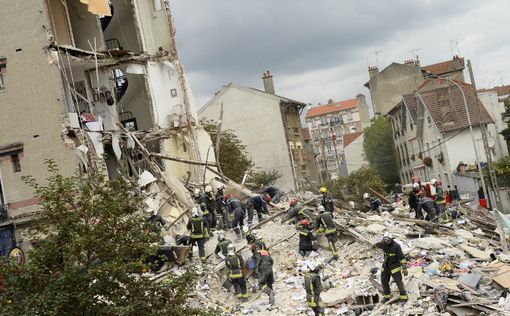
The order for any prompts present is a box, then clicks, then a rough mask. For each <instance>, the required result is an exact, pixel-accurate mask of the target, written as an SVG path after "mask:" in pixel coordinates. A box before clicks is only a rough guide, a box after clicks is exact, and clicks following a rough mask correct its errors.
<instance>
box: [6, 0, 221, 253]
mask: <svg viewBox="0 0 510 316" xmlns="http://www.w3.org/2000/svg"><path fill="white" fill-rule="evenodd" d="M108 3H109V2H108V1H106V0H104V1H95V2H92V1H91V2H90V4H89V5H87V4H84V3H82V2H80V1H78V0H31V1H19V2H16V3H13V2H12V1H7V0H0V6H1V8H2V10H1V11H0V29H1V30H2V32H1V33H0V39H1V42H2V45H1V46H0V111H1V115H0V127H1V128H0V202H1V203H0V205H1V208H0V209H1V210H3V211H4V212H3V216H0V220H2V227H3V228H0V229H2V234H4V233H5V232H11V233H12V232H13V231H12V229H11V227H12V226H13V225H15V226H16V227H17V228H20V227H23V225H24V223H26V222H27V221H29V220H30V219H31V217H32V215H34V214H35V213H37V212H38V211H39V209H40V208H39V205H38V202H39V201H38V200H37V199H35V198H34V193H33V192H32V190H30V189H29V188H28V187H27V186H26V185H25V184H24V183H23V182H22V180H21V178H22V176H24V175H32V176H34V177H35V178H36V180H38V181H43V180H44V179H45V178H46V177H47V172H46V169H45V166H44V161H45V160H46V159H52V160H54V161H55V162H56V163H57V164H58V166H59V168H60V170H61V172H62V174H63V175H66V176H69V175H73V174H75V173H76V172H77V171H78V170H80V169H81V170H87V168H89V167H91V166H92V165H93V166H96V167H98V168H99V169H100V170H103V171H104V173H105V174H108V175H109V176H110V177H116V176H118V175H119V172H120V171H119V170H123V171H122V172H123V173H124V174H126V175H128V176H131V177H133V179H134V181H136V179H137V177H138V176H139V175H140V174H141V173H142V171H143V170H144V169H146V168H149V166H148V165H147V160H145V159H144V157H143V156H142V155H140V154H139V152H138V151H136V150H135V148H138V147H137V145H136V144H133V143H132V142H130V141H128V138H130V137H128V134H127V132H125V130H123V129H121V128H120V126H123V128H126V129H128V130H130V131H132V132H134V133H136V132H137V131H141V130H146V131H147V130H151V129H152V130H164V131H165V134H164V135H166V136H163V137H162V138H161V137H159V138H158V137H154V138H151V137H150V133H141V134H137V135H139V137H148V138H145V139H144V140H143V143H144V144H145V146H146V149H147V150H148V151H150V152H152V153H162V154H167V155H172V156H174V157H180V158H186V159H192V160H202V158H201V154H200V153H201V151H202V150H203V149H204V148H205V149H207V148H208V147H209V146H210V144H211V141H210V138H209V136H208V135H207V133H205V132H204V131H203V130H202V129H201V128H200V127H199V126H198V125H197V121H198V119H197V114H196V110H195V108H194V100H193V97H192V94H191V91H190V88H189V86H188V84H187V82H186V79H185V76H184V73H183V70H182V67H181V65H180V64H179V62H178V59H177V54H176V51H175V42H174V37H173V34H174V29H173V25H172V23H171V15H170V9H169V3H168V1H166V0H155V1H135V0H112V1H110V5H109V4H108ZM202 152H204V151H202ZM204 160H205V159H204ZM209 161H214V157H209ZM161 165H162V167H163V171H164V174H165V176H164V177H165V182H166V183H169V182H172V181H173V184H174V185H175V187H178V184H177V183H179V181H177V179H179V178H183V177H185V176H186V175H187V172H188V171H190V172H191V173H192V175H193V177H196V178H197V179H198V178H201V176H200V174H199V172H198V169H197V168H196V167H190V166H189V165H185V164H182V163H178V162H175V161H167V160H164V161H161ZM174 179H175V181H174ZM182 188H183V187H182ZM177 191H179V190H177ZM176 194H180V193H176ZM181 198H182V199H183V200H184V199H185V198H184V197H183V195H182V196H181ZM183 203H184V202H183ZM16 235H17V236H16V238H12V239H13V244H12V245H11V246H14V245H17V243H18V242H19V240H20V239H19V231H18V232H16ZM12 237H13V236H12ZM19 246H21V247H24V246H26V245H19ZM6 251H7V250H6V249H0V252H2V253H5V252H6Z"/></svg>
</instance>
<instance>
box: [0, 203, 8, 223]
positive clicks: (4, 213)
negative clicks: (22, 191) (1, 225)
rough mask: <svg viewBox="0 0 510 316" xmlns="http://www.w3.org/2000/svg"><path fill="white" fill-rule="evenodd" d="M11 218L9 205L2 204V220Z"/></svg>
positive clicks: (0, 210)
mask: <svg viewBox="0 0 510 316" xmlns="http://www.w3.org/2000/svg"><path fill="white" fill-rule="evenodd" d="M8 219H9V205H8V204H0V222H5V221H6V220H8Z"/></svg>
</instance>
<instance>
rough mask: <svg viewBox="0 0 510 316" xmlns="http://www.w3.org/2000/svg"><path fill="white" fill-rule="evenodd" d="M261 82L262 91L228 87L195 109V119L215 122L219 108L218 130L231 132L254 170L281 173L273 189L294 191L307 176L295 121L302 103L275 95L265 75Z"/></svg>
mask: <svg viewBox="0 0 510 316" xmlns="http://www.w3.org/2000/svg"><path fill="white" fill-rule="evenodd" d="M263 80H264V87H265V91H262V90H258V89H255V88H249V87H243V86H240V85H237V84H233V83H230V84H228V85H227V86H225V87H224V88H223V90H221V91H220V92H218V93H217V94H216V95H215V96H214V98H213V99H212V100H210V101H209V102H207V104H205V105H204V106H203V107H202V108H201V109H200V110H199V112H198V113H199V117H200V118H201V119H207V120H218V119H219V116H220V108H221V106H222V105H223V109H224V114H223V123H222V129H231V130H233V131H234V133H235V134H236V135H237V137H238V138H239V139H240V140H241V142H242V143H243V144H244V145H245V146H246V150H247V153H248V155H249V157H250V158H251V159H252V160H253V162H254V163H255V165H256V167H259V168H262V169H263V170H273V169H274V170H278V171H279V172H280V173H281V174H282V176H281V178H280V179H278V181H277V182H276V185H277V186H279V187H281V188H282V189H284V190H289V189H298V188H300V187H301V186H302V185H304V181H302V180H303V176H305V175H307V174H308V171H307V168H306V161H305V159H306V154H305V152H304V140H303V135H302V132H301V124H300V121H299V114H300V111H301V110H302V109H303V108H304V107H305V106H306V104H305V103H302V102H299V101H295V100H291V99H288V98H284V97H281V96H278V95H276V94H275V93H274V85H273V81H272V76H271V74H270V73H269V72H266V73H264V76H263Z"/></svg>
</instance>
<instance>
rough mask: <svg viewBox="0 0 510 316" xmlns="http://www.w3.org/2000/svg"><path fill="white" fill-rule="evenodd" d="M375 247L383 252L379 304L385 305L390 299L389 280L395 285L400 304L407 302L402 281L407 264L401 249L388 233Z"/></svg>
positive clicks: (405, 273)
mask: <svg viewBox="0 0 510 316" xmlns="http://www.w3.org/2000/svg"><path fill="white" fill-rule="evenodd" d="M375 246H376V247H377V248H380V249H382V250H383V251H384V262H383V265H382V268H381V285H382V288H383V300H382V301H381V303H386V302H387V301H389V300H390V299H391V292H390V278H393V281H395V283H396V284H397V287H398V290H399V292H400V301H401V302H402V303H405V302H407V299H408V296H407V293H406V289H405V286H404V282H403V280H402V271H403V272H404V275H407V269H406V263H407V262H406V258H405V256H404V253H403V252H402V248H401V247H400V245H399V244H398V243H397V242H395V241H394V240H393V236H392V235H391V234H390V233H389V232H386V233H384V235H383V238H382V241H380V242H378V243H376V244H375Z"/></svg>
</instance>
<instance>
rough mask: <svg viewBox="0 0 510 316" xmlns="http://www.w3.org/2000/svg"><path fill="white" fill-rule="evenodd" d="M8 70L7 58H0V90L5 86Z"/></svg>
mask: <svg viewBox="0 0 510 316" xmlns="http://www.w3.org/2000/svg"><path fill="white" fill-rule="evenodd" d="M6 70H7V58H0V90H2V89H4V88H5V73H6Z"/></svg>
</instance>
